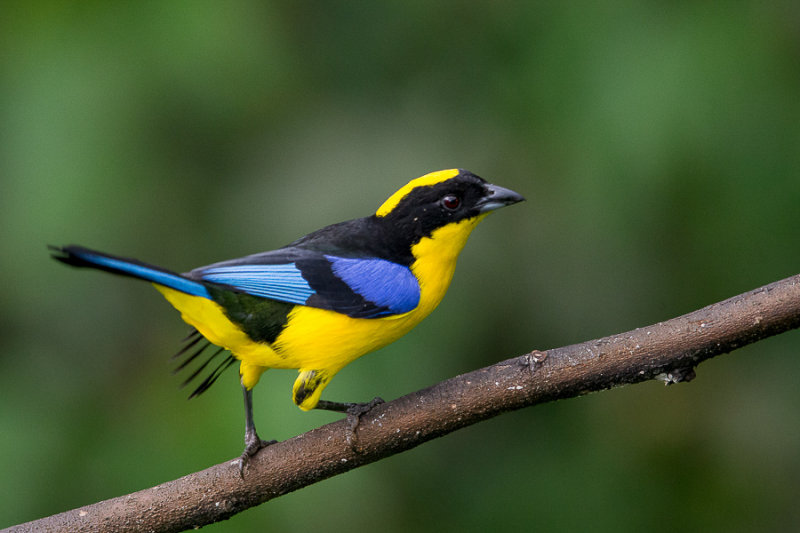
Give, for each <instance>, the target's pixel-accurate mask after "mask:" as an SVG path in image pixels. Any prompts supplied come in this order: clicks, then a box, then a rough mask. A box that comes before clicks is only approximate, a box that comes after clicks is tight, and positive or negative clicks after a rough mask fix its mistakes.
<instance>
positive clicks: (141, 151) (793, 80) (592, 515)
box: [0, 1, 800, 532]
mask: <svg viewBox="0 0 800 533" xmlns="http://www.w3.org/2000/svg"><path fill="white" fill-rule="evenodd" d="M1 9H2V12H0V46H1V48H0V54H1V56H0V57H1V58H2V59H0V68H1V69H2V71H0V275H2V280H3V289H2V291H0V294H2V296H0V298H1V299H0V495H2V501H3V504H2V506H0V527H1V526H8V525H12V524H15V523H18V522H22V521H27V520H32V519H35V518H39V517H42V516H45V515H49V514H52V513H56V512H59V511H64V510H67V509H71V508H75V507H78V506H80V505H83V504H88V503H92V502H95V501H98V500H101V499H106V498H111V497H114V496H118V495H122V494H126V493H129V492H131V491H135V490H139V489H143V488H146V487H150V486H153V485H156V484H158V483H161V482H164V481H167V480H171V479H174V478H177V477H179V476H182V475H184V474H187V473H190V472H193V471H196V470H199V469H202V468H205V467H207V466H210V465H212V464H216V463H219V462H222V461H225V460H227V459H230V458H232V457H234V456H236V455H237V454H238V453H239V452H240V450H241V447H242V432H243V413H242V406H241V394H240V391H239V388H238V383H237V376H236V373H235V372H233V371H229V373H228V374H226V375H225V376H223V378H221V379H220V381H219V382H218V384H217V385H215V386H214V387H213V388H212V389H211V390H210V391H209V392H208V393H206V394H205V395H204V396H202V397H200V398H199V399H195V400H192V401H186V396H187V394H188V391H185V390H178V384H179V382H180V379H179V378H177V377H173V376H171V375H170V372H169V371H170V369H171V368H172V366H171V364H170V362H169V361H168V358H169V355H171V354H172V353H173V352H174V351H175V350H176V349H177V348H178V346H179V345H178V340H179V339H180V338H181V337H182V336H183V335H184V334H185V333H186V331H187V327H186V326H185V325H184V324H183V323H182V322H181V321H180V320H179V318H178V316H177V313H176V312H175V311H174V310H172V309H171V308H170V307H169V305H168V304H166V303H165V302H164V301H163V300H162V299H161V298H160V296H159V295H158V294H157V293H156V292H155V291H153V290H152V289H151V288H150V287H148V286H147V285H146V284H143V283H136V282H134V281H130V280H126V279H122V278H116V277H112V276H109V275H106V274H104V273H98V272H89V271H77V270H72V269H68V268H65V267H63V266H61V265H58V264H57V263H55V262H54V261H52V260H50V259H49V258H48V254H47V252H46V249H45V245H46V244H67V243H79V244H83V245H87V246H91V247H96V248H98V249H101V250H105V251H108V252H110V253H116V254H121V255H125V256H130V257H137V258H140V259H142V260H145V261H149V262H153V263H156V264H160V265H163V266H166V267H169V268H172V269H175V270H188V269H190V268H193V267H195V266H198V265H203V264H207V263H211V262H214V261H218V260H222V259H228V258H231V257H236V256H239V255H245V254H248V253H254V252H258V251H262V250H267V249H271V248H274V247H278V246H281V245H283V244H285V243H287V242H289V241H291V240H294V239H295V238H297V237H299V236H301V235H303V234H305V233H307V232H309V231H312V230H314V229H317V228H319V227H321V226H324V225H326V224H329V223H332V222H337V221H340V220H345V219H348V218H354V217H358V216H363V215H366V214H369V213H371V212H372V211H374V209H375V208H377V206H378V205H380V203H381V202H382V201H383V200H384V199H385V198H387V197H388V196H389V195H390V194H391V193H392V192H394V191H395V190H396V189H397V188H399V187H400V186H401V185H403V184H404V183H406V182H407V181H408V180H409V179H411V178H414V177H416V176H419V175H422V174H425V173H427V172H429V171H432V170H438V169H442V168H451V167H461V168H467V169H470V170H472V171H473V172H475V173H477V174H478V175H481V176H483V177H485V178H487V179H489V180H490V181H493V182H495V183H498V184H500V185H503V186H505V187H509V188H512V189H514V190H517V191H519V192H520V193H522V194H524V195H525V196H526V197H527V198H528V201H527V202H526V203H524V204H520V205H517V206H514V207H512V208H509V209H507V210H503V211H502V212H500V213H497V214H495V215H493V216H492V217H490V218H489V219H488V220H487V221H486V222H484V223H483V224H482V225H481V226H480V227H479V228H478V229H477V230H476V232H475V233H474V234H473V237H472V239H471V241H470V243H469V244H468V246H467V247H466V249H465V251H464V253H463V254H462V256H461V260H460V264H459V269H458V271H457V272H456V276H455V280H454V282H453V285H452V286H451V288H450V292H449V294H448V296H447V297H446V298H445V300H444V302H443V303H442V305H441V306H440V308H439V309H438V310H437V312H435V313H434V314H433V315H432V316H431V317H430V318H429V319H428V320H426V321H425V322H424V323H423V324H422V325H420V326H419V327H418V328H417V329H416V330H415V331H414V332H413V333H412V334H410V335H408V336H407V337H406V338H404V339H402V340H401V341H399V342H397V343H396V344H394V345H392V346H390V347H388V348H385V349H383V350H381V351H380V352H377V353H375V354H372V355H370V356H368V357H366V358H364V359H361V360H360V361H358V362H356V363H354V364H353V365H351V366H350V367H348V368H347V369H345V370H344V371H343V372H342V373H341V374H339V376H337V378H336V379H335V380H334V381H333V383H332V384H331V385H330V386H329V387H328V389H327V390H326V396H327V397H328V398H329V399H334V400H346V401H364V400H368V399H370V398H372V397H373V396H375V395H381V396H383V397H384V398H387V399H391V398H395V397H397V396H400V395H403V394H405V393H408V392H410V391H414V390H416V389H419V388H423V387H426V386H429V385H431V384H433V383H436V382H438V381H440V380H443V379H446V378H448V377H451V376H454V375H456V374H459V373H462V372H466V371H469V370H473V369H475V368H478V367H481V366H485V365H489V364H491V363H494V362H496V361H499V360H502V359H505V358H508V357H513V356H515V355H519V354H522V353H525V352H527V351H529V350H531V349H534V348H537V349H547V348H550V347H556V346H561V345H565V344H571V343H575V342H580V341H584V340H588V339H591V338H594V337H598V336H603V335H608V334H613V333H617V332H621V331H626V330H628V329H632V328H635V327H639V326H644V325H647V324H650V323H653V322H657V321H660V320H664V319H668V318H671V317H673V316H677V315H679V314H683V313H685V312H688V311H691V310H694V309H696V308H699V307H702V306H704V305H707V304H709V303H712V302H715V301H718V300H721V299H724V298H727V297H729V296H732V295H735V294H738V293H740V292H744V291H746V290H749V289H752V288H755V287H758V286H760V285H763V284H766V283H769V282H772V281H775V280H778V279H781V278H784V277H787V276H789V275H793V274H796V273H798V272H800V247H799V246H798V230H799V229H800V8H798V4H797V3H796V2H792V1H777V2H755V1H753V2H625V1H617V2H606V3H595V2H519V3H516V2H485V3H481V2H337V3H334V2H318V3H315V2H289V1H286V2H257V1H250V2H248V1H232V2H217V3H215V2H189V1H184V2H156V1H152V2H128V3H114V2H80V3H78V2H75V3H67V2H63V3H62V2H5V3H4V4H3V7H2V8H1ZM799 335H800V334H798V333H797V332H790V333H787V334H784V335H781V336H779V337H776V338H772V339H768V340H766V341H764V342H760V343H757V344H756V345H753V346H750V347H748V348H745V349H742V350H738V351H736V352H735V353H734V354H732V355H727V356H723V357H719V358H717V359H715V360H712V361H710V362H708V363H705V364H703V365H701V366H700V367H699V369H698V377H697V379H696V380H695V381H693V382H692V383H691V384H685V385H684V384H682V385H677V386H674V387H669V388H667V387H664V386H663V385H661V384H660V383H655V382H651V383H645V384H642V385H638V386H631V387H624V388H621V389H617V390H613V391H607V392H603V393H599V394H593V395H589V396H586V397H582V398H579V399H573V400H568V401H562V402H558V403H555V404H548V405H543V406H538V407H536V408H532V409H527V410H524V411H522V412H517V413H513V414H507V415H504V416H502V417H499V418H497V419H494V420H490V421H487V422H484V423H481V424H478V425H477V426H473V427H471V428H468V429H465V430H462V431H459V432H457V433H456V434H452V435H449V436H447V437H445V438H442V439H439V440H437V441H435V442H431V443H428V444H426V445H424V446H421V447H419V448H417V449H415V450H412V451H410V452H407V453H404V454H401V455H399V456H395V457H392V458H390V459H388V460H384V461H381V462H380V463H377V464H373V465H370V466H367V467H365V468H361V469H358V470H357V471H353V472H350V473H347V474H345V475H342V476H338V477H336V478H333V479H330V480H327V481H324V482H322V483H319V484H317V485H315V486H312V487H309V488H306V489H303V490H302V491H299V492H297V493H294V494H290V495H287V496H285V497H282V498H279V499H277V500H275V501H272V502H269V503H267V504H265V505H262V506H260V507H258V508H255V509H252V510H249V511H246V512H245V513H243V514H241V515H238V516H236V517H234V518H233V519H232V520H230V521H228V522H225V523H222V524H217V525H214V526H210V527H209V528H208V529H209V530H210V531H240V530H248V529H253V530H269V531H284V530H288V529H290V528H292V529H301V530H308V529H312V530H322V531H361V530H368V529H378V528H380V530H381V531H408V530H410V529H412V528H413V530H416V531H420V532H421V531H441V530H443V529H444V530H466V531H469V530H473V531H481V530H486V529H487V528H490V527H491V528H493V529H497V530H499V529H501V528H502V529H506V528H525V529H536V530H540V531H564V530H594V531H641V530H642V529H643V528H646V529H647V530H648V531H673V530H675V529H679V530H683V531H693V530H694V531H752V530H790V529H797V528H799V527H800V506H798V504H797V495H798V493H799V492H800V423H799V422H798V410H800V389H798V386H797V376H798V375H800V359H798V350H800V336H799ZM293 380H294V373H293V372H290V371H271V372H268V373H267V374H265V375H264V377H263V378H262V381H261V384H260V386H259V387H258V388H257V389H256V392H255V415H256V421H257V425H258V427H259V429H260V432H261V434H262V436H263V437H265V438H277V439H286V438H290V437H292V436H294V435H297V434H299V433H302V432H304V431H307V430H309V429H311V428H314V427H317V426H319V425H321V424H324V423H327V422H329V421H332V420H335V419H336V418H337V416H336V415H335V414H330V413H303V412H301V411H299V410H298V409H297V408H296V407H294V406H293V404H292V403H291V400H290V392H291V383H292V381H293Z"/></svg>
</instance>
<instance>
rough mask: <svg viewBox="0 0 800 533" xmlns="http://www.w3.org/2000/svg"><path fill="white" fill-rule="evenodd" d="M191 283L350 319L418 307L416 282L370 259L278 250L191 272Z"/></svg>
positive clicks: (399, 268) (403, 270)
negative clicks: (309, 308)
mask: <svg viewBox="0 0 800 533" xmlns="http://www.w3.org/2000/svg"><path fill="white" fill-rule="evenodd" d="M188 276H189V277H190V278H192V279H196V280H202V281H205V282H211V283H215V284H221V285H225V286H227V287H230V288H232V289H233V290H236V291H238V292H243V293H246V294H250V295H252V296H257V297H260V298H269V299H272V300H278V301H282V302H288V303H293V304H299V305H307V306H310V307H318V308H321V309H329V310H332V311H336V312H338V313H342V314H345V315H348V316H351V317H354V318H379V317H383V316H389V315H396V314H401V313H406V312H408V311H411V310H412V309H414V308H415V307H416V306H417V304H418V303H419V296H420V288H419V282H418V281H417V278H416V277H415V276H414V274H413V273H412V272H411V270H410V269H409V268H408V267H407V266H404V265H401V264H398V263H394V262H392V261H388V260H386V259H379V258H375V257H341V256H337V255H331V254H325V253H322V252H318V251H312V250H308V249H298V248H284V249H280V250H274V251H272V252H266V253H263V254H257V255H252V256H248V257H245V258H242V259H235V260H232V261H226V262H223V263H216V264H213V265H209V266H207V267H202V268H199V269H196V270H193V271H192V272H190V273H189V274H188Z"/></svg>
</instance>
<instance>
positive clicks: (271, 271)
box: [202, 263, 316, 305]
mask: <svg viewBox="0 0 800 533" xmlns="http://www.w3.org/2000/svg"><path fill="white" fill-rule="evenodd" d="M202 278H203V279H204V280H205V281H210V282H212V283H224V284H225V285H230V286H231V287H235V288H237V289H239V290H241V291H242V292H246V293H248V294H252V295H253V296H261V297H263V298H272V299H274V300H280V301H282V302H289V303H293V304H300V305H303V304H305V303H306V300H308V298H309V297H310V296H312V295H313V294H315V293H316V291H314V289H312V288H311V286H310V285H309V284H308V281H306V280H305V278H303V274H302V273H301V272H300V270H299V269H298V268H297V266H295V264H294V263H284V264H277V265H247V264H243V265H231V266H219V267H212V268H209V269H206V270H203V273H202Z"/></svg>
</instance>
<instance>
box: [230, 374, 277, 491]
mask: <svg viewBox="0 0 800 533" xmlns="http://www.w3.org/2000/svg"><path fill="white" fill-rule="evenodd" d="M242 392H243V393H244V451H243V452H242V456H241V459H240V460H239V475H240V476H241V477H242V479H244V466H245V465H246V464H247V461H249V460H250V458H251V457H252V456H254V455H255V454H256V452H258V450H260V449H261V448H265V447H267V446H269V445H270V444H275V443H276V442H278V441H276V440H261V438H260V437H259V436H258V433H256V424H255V422H253V390H252V389H248V388H247V387H245V386H244V385H242Z"/></svg>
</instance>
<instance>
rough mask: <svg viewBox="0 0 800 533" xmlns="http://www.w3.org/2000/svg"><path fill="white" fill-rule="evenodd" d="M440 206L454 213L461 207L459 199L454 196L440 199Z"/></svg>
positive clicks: (450, 195)
mask: <svg viewBox="0 0 800 533" xmlns="http://www.w3.org/2000/svg"><path fill="white" fill-rule="evenodd" d="M442 205H443V206H444V208H445V209H449V210H450V211H455V210H456V209H458V206H460V205H461V198H459V197H458V196H456V195H455V194H448V195H447V196H445V197H444V198H442Z"/></svg>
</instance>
